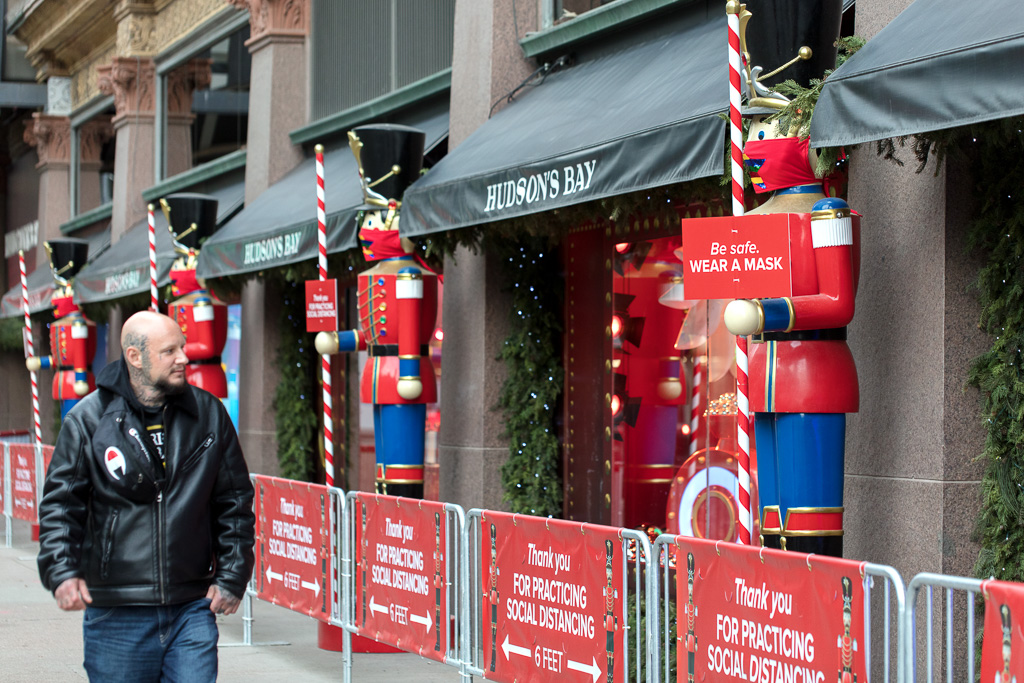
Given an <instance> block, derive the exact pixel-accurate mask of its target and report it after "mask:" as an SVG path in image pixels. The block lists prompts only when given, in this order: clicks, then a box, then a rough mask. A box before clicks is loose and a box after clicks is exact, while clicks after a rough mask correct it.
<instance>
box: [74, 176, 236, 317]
mask: <svg viewBox="0 0 1024 683" xmlns="http://www.w3.org/2000/svg"><path fill="white" fill-rule="evenodd" d="M188 191H189V192H200V193H203V194H209V195H212V196H214V197H216V198H217V199H218V203H217V222H218V224H220V223H223V222H224V221H226V220H228V219H230V218H231V216H233V215H235V214H236V213H238V211H239V209H241V207H242V203H243V202H244V200H245V171H244V169H241V168H240V169H237V170H235V171H231V172H228V173H225V174H223V175H220V176H217V177H216V178H211V179H210V180H207V181H204V182H202V183H199V184H197V185H195V186H193V187H190V188H188ZM155 218H156V220H155V225H156V268H157V285H158V286H160V287H163V286H165V285H167V284H168V283H169V282H170V273H171V264H172V263H173V262H174V259H176V258H177V257H178V255H177V254H176V253H175V252H174V245H173V244H172V243H171V235H170V233H169V232H168V230H167V220H166V219H165V218H164V215H163V212H162V211H161V210H160V209H159V208H158V209H157V210H156V217H155ZM148 291H149V221H148V220H147V219H143V220H141V221H139V222H138V223H136V224H135V225H133V226H132V227H131V228H130V229H129V230H128V231H127V232H125V233H124V235H122V236H121V239H119V240H118V241H117V242H116V243H115V244H113V245H111V247H110V248H109V249H107V251H106V252H104V253H103V254H101V255H100V256H99V257H98V258H96V259H95V260H93V261H91V262H90V263H89V265H87V266H86V267H85V268H83V269H82V271H81V272H80V273H78V276H77V277H76V278H75V300H76V301H78V302H79V303H83V304H92V303H97V302H100V301H110V300H112V299H120V298H123V297H126V296H131V295H133V294H141V293H143V292H148Z"/></svg>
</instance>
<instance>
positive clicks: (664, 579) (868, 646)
mask: <svg viewBox="0 0 1024 683" xmlns="http://www.w3.org/2000/svg"><path fill="white" fill-rule="evenodd" d="M676 539H677V537H676V536H672V535H669V534H664V535H662V536H659V537H658V538H657V539H656V540H655V542H654V549H653V552H654V567H655V571H651V572H650V575H649V580H650V586H649V588H648V592H649V593H650V595H651V598H652V600H653V602H654V606H653V607H652V609H651V611H650V612H649V614H651V615H652V617H651V618H650V619H649V620H648V624H649V628H650V629H651V632H652V637H653V639H654V640H655V641H656V642H657V645H658V648H657V650H656V654H655V666H654V667H652V669H653V675H652V676H651V677H649V678H648V681H650V683H674V681H673V679H672V677H671V666H672V664H673V662H674V656H673V655H672V652H673V649H674V646H675V643H676V633H675V628H676V619H675V618H673V617H672V614H671V609H672V607H673V597H672V586H674V585H675V576H674V574H675V571H676V557H675V555H676V554H675V552H674V551H675V548H676ZM729 546H730V544H728V543H724V542H722V543H721V551H722V552H727V550H728V548H729ZM716 547H718V546H716ZM809 557H810V556H809ZM860 574H861V578H862V585H863V589H864V624H865V627H864V631H865V632H864V650H865V651H864V659H865V668H866V670H867V671H868V672H872V671H875V670H877V672H878V673H879V674H880V675H879V676H873V677H871V680H879V681H884V683H890V682H891V681H894V682H895V683H904V681H905V680H906V677H905V671H906V667H905V665H904V662H905V654H904V642H905V639H904V628H905V627H904V624H903V621H904V611H905V607H906V591H905V589H904V587H903V580H902V579H901V577H900V575H899V573H898V572H897V571H896V570H895V569H893V568H892V567H889V566H887V565H879V564H872V563H870V562H863V563H861V564H860ZM876 579H880V580H882V581H883V582H884V584H883V590H882V591H880V592H877V593H876V591H875V582H876ZM873 605H874V606H875V608H876V609H877V608H881V626H882V628H881V629H874V628H873V620H872V612H873V610H872V606H873ZM662 624H664V626H662ZM894 625H895V626H896V630H897V633H896V638H895V639H894V638H892V627H893V626H894ZM873 667H874V668H873Z"/></svg>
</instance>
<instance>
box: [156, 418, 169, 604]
mask: <svg viewBox="0 0 1024 683" xmlns="http://www.w3.org/2000/svg"><path fill="white" fill-rule="evenodd" d="M162 412H163V425H164V460H163V462H161V463H160V466H161V467H163V468H164V479H163V482H164V483H166V481H167V471H166V467H167V466H166V465H165V464H164V463H166V462H167V454H168V453H170V452H171V451H170V447H171V444H170V439H169V438H168V437H169V436H170V433H171V429H170V425H169V424H167V406H166V405H165V406H164V408H163V411H162ZM164 483H161V484H160V488H161V491H159V492H158V493H157V494H156V521H157V525H158V529H157V535H158V538H157V546H158V547H157V562H159V563H160V604H162V605H166V604H167V593H166V590H167V580H166V578H165V576H164V550H165V547H164V544H165V539H166V533H165V529H164V492H163V490H162V489H163V486H164Z"/></svg>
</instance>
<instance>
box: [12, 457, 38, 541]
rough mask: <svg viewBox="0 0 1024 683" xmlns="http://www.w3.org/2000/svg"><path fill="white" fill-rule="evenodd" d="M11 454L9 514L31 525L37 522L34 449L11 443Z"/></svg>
mask: <svg viewBox="0 0 1024 683" xmlns="http://www.w3.org/2000/svg"><path fill="white" fill-rule="evenodd" d="M8 449H9V452H10V454H11V471H10V477H11V514H12V515H13V516H14V518H15V519H23V520H25V521H26V522H32V523H33V524H34V523H36V522H38V521H39V511H38V510H37V509H36V501H37V500H39V499H38V497H37V494H36V449H35V446H33V445H32V444H27V443H12V444H9V445H8Z"/></svg>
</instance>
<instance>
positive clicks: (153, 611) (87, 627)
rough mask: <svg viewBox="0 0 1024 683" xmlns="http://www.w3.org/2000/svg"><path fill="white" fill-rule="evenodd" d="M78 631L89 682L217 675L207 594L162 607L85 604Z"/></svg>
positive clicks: (200, 680)
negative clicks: (81, 637)
mask: <svg viewBox="0 0 1024 683" xmlns="http://www.w3.org/2000/svg"><path fill="white" fill-rule="evenodd" d="M82 631H83V634H84V641H85V670H86V673H88V674H89V680H90V681H103V682H104V683H106V682H107V681H125V682H126V683H127V682H128V681H131V682H132V683H135V682H138V683H144V682H149V681H152V682H153V683H156V682H158V681H168V682H173V683H206V682H207V681H215V680H217V620H216V618H215V617H214V614H213V612H211V611H210V600H209V599H207V598H200V599H198V600H193V601H192V602H186V603H183V604H180V605H167V606H165V607H87V608H86V610H85V618H84V619H83V620H82Z"/></svg>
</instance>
